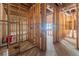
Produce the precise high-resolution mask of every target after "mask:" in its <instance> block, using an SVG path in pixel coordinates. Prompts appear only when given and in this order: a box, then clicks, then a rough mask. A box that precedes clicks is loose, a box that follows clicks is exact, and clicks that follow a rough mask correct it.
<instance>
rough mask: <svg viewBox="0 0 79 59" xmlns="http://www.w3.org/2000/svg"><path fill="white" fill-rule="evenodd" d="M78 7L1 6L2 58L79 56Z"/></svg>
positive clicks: (34, 4) (76, 5)
mask: <svg viewBox="0 0 79 59" xmlns="http://www.w3.org/2000/svg"><path fill="white" fill-rule="evenodd" d="M78 10H79V4H77V3H0V56H79V20H78V19H79V18H78V17H79V11H78Z"/></svg>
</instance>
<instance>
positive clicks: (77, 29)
mask: <svg viewBox="0 0 79 59" xmlns="http://www.w3.org/2000/svg"><path fill="white" fill-rule="evenodd" d="M78 9H79V8H78V4H76V35H77V40H76V44H77V49H79V36H78V35H79V24H78V22H79V20H78V16H79V15H78Z"/></svg>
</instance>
